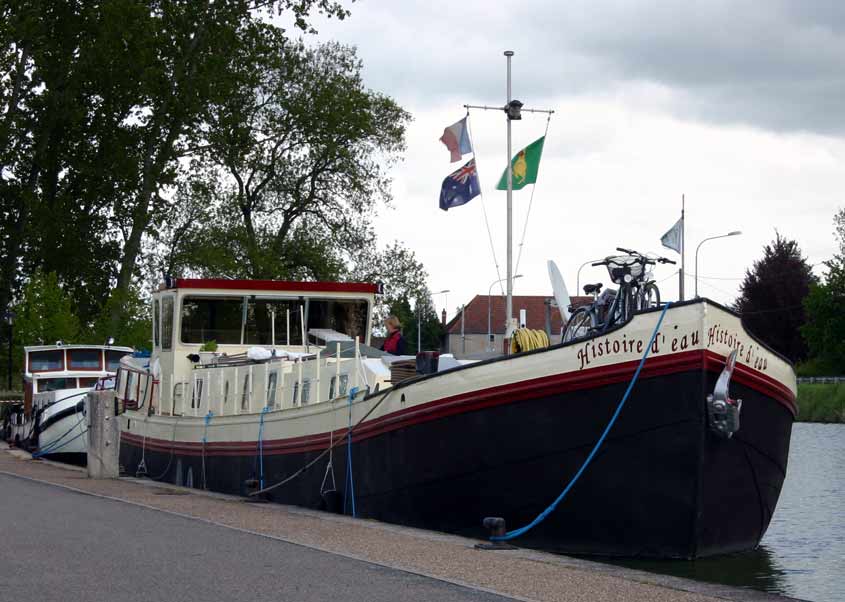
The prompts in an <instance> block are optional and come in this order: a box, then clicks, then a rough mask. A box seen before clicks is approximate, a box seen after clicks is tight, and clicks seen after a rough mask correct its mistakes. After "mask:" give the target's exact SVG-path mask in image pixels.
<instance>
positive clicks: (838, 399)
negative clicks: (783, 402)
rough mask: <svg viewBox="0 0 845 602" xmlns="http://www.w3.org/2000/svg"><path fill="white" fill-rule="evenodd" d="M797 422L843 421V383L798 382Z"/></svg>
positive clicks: (844, 414)
mask: <svg viewBox="0 0 845 602" xmlns="http://www.w3.org/2000/svg"><path fill="white" fill-rule="evenodd" d="M798 421H799V422H845V383H838V384H824V385H822V384H803V383H802V384H799V385H798Z"/></svg>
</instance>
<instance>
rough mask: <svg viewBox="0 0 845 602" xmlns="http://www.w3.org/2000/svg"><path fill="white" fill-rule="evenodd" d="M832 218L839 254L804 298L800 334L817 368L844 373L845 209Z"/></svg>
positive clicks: (819, 370)
mask: <svg viewBox="0 0 845 602" xmlns="http://www.w3.org/2000/svg"><path fill="white" fill-rule="evenodd" d="M833 221H834V226H835V230H834V232H835V235H836V237H837V238H838V239H839V253H838V254H836V255H834V256H833V258H832V259H831V260H830V261H827V262H825V266H826V267H827V273H826V274H825V276H824V282H823V283H816V284H813V285H812V286H811V287H810V294H809V295H807V298H806V299H805V300H804V311H805V314H806V315H807V323H806V324H805V325H804V326H803V327H802V329H801V333H802V334H803V335H804V339H805V341H806V342H807V347H808V350H809V356H810V358H811V360H812V363H813V364H814V371H817V372H824V373H827V374H845V209H841V210H840V211H839V212H838V213H837V214H836V216H835V217H834V220H833Z"/></svg>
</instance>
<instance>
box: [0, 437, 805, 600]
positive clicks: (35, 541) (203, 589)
mask: <svg viewBox="0 0 845 602" xmlns="http://www.w3.org/2000/svg"><path fill="white" fill-rule="evenodd" d="M0 492H2V493H0V515H1V516H3V517H4V520H3V526H2V527H0V537H2V538H3V541H2V545H0V601H6V600H8V601H10V602H11V601H16V600H22V599H35V600H44V601H49V600H75V601H77V602H84V601H87V600H108V601H109V602H123V601H135V600H138V601H140V600H144V601H145V602H146V601H149V600H191V601H193V600H197V601H199V600H203V601H206V602H207V601H209V600H231V599H235V598H238V599H244V600H309V601H310V600H327V599H333V598H338V597H342V598H343V599H344V600H348V601H353V602H354V601H357V600H361V601H365V600H385V601H386V600H397V599H401V600H403V601H404V600H456V601H457V600H461V601H463V600H473V601H481V600H483V601H488V600H489V601H504V600H531V601H573V602H575V601H584V600H601V601H620V602H622V601H625V602H632V601H638V600H643V601H662V600H667V601H668V600H672V601H679V602H715V601H718V600H736V601H754V602H758V601H759V602H762V601H771V602H784V601H786V600H790V598H785V597H781V596H776V595H771V594H766V593H762V592H756V591H751V590H745V589H737V588H731V587H726V586H719V585H712V584H705V583H699V582H695V581H690V580H685V579H679V578H675V577H665V576H660V575H654V574H651V573H644V572H641V571H634V570H630V569H624V568H619V567H613V566H609V565H605V564H601V563H596V562H590V561H584V560H579V559H575V558H569V557H565V556H558V555H553V554H546V553H542V552H537V551H532V550H523V549H516V550H509V551H483V550H477V549H475V548H474V545H475V543H477V542H476V541H475V540H470V539H465V538H461V537H455V536H451V535H444V534H440V533H433V532H429V531H423V530H419V529H411V528H406V527H397V526H394V525H387V524H384V523H379V522H376V521H369V520H356V519H352V518H349V517H345V516H338V515H333V514H326V513H322V512H316V511H310V510H305V509H301V508H296V507H290V506H281V505H276V504H254V503H247V502H245V501H244V500H243V499H242V498H238V497H233V496H226V495H220V494H214V493H209V492H203V491H199V490H195V489H185V488H179V487H174V486H172V485H167V484H162V483H156V482H152V481H148V480H138V479H131V478H121V479H111V480H93V479H88V478H87V477H86V476H85V473H84V472H83V471H82V470H80V469H74V468H72V467H65V466H63V465H59V464H55V463H52V462H45V461H40V460H38V461H36V460H32V459H30V458H29V455H28V454H26V453H24V452H20V451H17V450H9V449H5V444H2V443H0Z"/></svg>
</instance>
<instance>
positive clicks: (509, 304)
mask: <svg viewBox="0 0 845 602" xmlns="http://www.w3.org/2000/svg"><path fill="white" fill-rule="evenodd" d="M505 56H506V57H507V61H508V101H507V104H506V105H505V106H506V107H509V106H510V105H511V100H512V99H511V57H512V56H513V50H505ZM505 121H507V122H508V154H507V157H505V160H506V161H507V163H505V165H507V170H506V171H507V174H508V178H507V180H508V203H507V207H508V208H507V211H508V220H507V222H508V226H507V228H508V269H507V280H508V289H507V290H508V296H507V301H506V302H505V349H506V351H505V353H507V352H508V351H507V350H509V349H510V337H511V334H512V333H513V169H511V158H512V157H513V153H512V152H511V118H510V116H506V117H505Z"/></svg>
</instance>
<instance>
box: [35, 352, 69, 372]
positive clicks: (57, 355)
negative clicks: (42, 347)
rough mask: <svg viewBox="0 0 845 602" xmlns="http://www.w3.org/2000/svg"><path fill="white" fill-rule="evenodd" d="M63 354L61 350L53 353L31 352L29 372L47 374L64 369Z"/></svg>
mask: <svg viewBox="0 0 845 602" xmlns="http://www.w3.org/2000/svg"><path fill="white" fill-rule="evenodd" d="M64 358H65V352H64V351H62V350H61V349H58V350H55V351H33V352H32V353H30V354H29V371H30V372H48V371H52V370H64V369H65V359H64Z"/></svg>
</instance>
